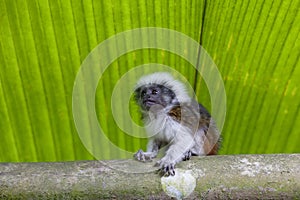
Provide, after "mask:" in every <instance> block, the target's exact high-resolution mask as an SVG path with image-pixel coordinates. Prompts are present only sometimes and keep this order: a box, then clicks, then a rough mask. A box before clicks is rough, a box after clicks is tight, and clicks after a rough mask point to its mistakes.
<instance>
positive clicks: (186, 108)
mask: <svg viewBox="0 0 300 200" xmlns="http://www.w3.org/2000/svg"><path fill="white" fill-rule="evenodd" d="M135 99H136V102H137V104H138V105H139V106H140V108H141V112H142V118H143V121H144V125H145V128H146V131H147V134H148V136H149V142H148V144H147V151H146V152H143V151H142V150H139V151H138V152H137V153H136V154H134V157H135V158H136V159H137V160H139V161H144V162H145V161H151V160H152V159H153V158H155V157H156V156H157V154H158V151H159V149H160V148H162V147H166V149H167V150H166V153H165V156H164V157H163V158H162V159H160V160H159V161H158V162H157V163H156V165H157V166H159V168H160V169H161V172H162V173H164V174H165V175H174V174H175V170H174V168H175V165H176V164H177V163H178V162H180V161H182V160H188V159H190V157H191V156H192V155H197V156H200V155H215V154H217V151H218V149H219V143H220V139H219V138H220V134H219V131H218V130H217V128H216V125H215V122H214V121H213V119H212V118H211V116H210V114H209V112H208V111H207V110H206V109H205V108H204V107H203V106H202V105H201V104H199V103H197V102H196V101H195V100H194V99H193V98H191V97H190V96H189V95H188V93H187V91H186V87H185V85H184V84H183V83H182V82H180V81H178V80H176V79H174V78H173V76H172V75H171V74H169V73H167V72H157V73H153V74H150V75H146V76H143V77H142V78H140V80H139V81H138V83H137V85H136V88H135Z"/></svg>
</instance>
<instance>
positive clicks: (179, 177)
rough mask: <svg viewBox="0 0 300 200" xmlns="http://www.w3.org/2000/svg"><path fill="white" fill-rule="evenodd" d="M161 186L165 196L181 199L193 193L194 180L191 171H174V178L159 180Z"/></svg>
mask: <svg viewBox="0 0 300 200" xmlns="http://www.w3.org/2000/svg"><path fill="white" fill-rule="evenodd" d="M161 185H162V188H163V190H164V191H165V193H166V194H167V195H169V196H171V197H175V198H176V199H183V198H186V197H187V196H189V195H190V194H191V193H192V192H193V191H194V189H195V187H196V178H195V177H194V176H193V174H192V171H191V170H182V169H176V173H175V176H168V177H162V178H161Z"/></svg>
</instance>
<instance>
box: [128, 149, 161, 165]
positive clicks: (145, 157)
mask: <svg viewBox="0 0 300 200" xmlns="http://www.w3.org/2000/svg"><path fill="white" fill-rule="evenodd" d="M133 157H134V158H135V159H137V160H138V161H142V162H149V161H152V160H153V158H155V157H156V154H155V153H153V152H144V151H143V150H142V149H140V150H138V152H136V153H135V154H134V155H133Z"/></svg>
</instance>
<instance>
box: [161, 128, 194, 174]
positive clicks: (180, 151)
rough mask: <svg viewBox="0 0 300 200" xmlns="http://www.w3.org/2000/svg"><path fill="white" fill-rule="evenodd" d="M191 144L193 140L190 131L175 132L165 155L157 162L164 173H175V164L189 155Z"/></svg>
mask: <svg viewBox="0 0 300 200" xmlns="http://www.w3.org/2000/svg"><path fill="white" fill-rule="evenodd" d="M193 145H194V141H193V137H192V136H191V134H190V133H188V132H178V133H177V135H176V137H175V138H174V140H173V141H172V143H171V145H170V147H169V149H168V150H167V152H166V155H165V156H164V157H163V158H162V159H161V160H159V161H158V162H157V165H158V166H159V167H160V169H161V171H162V172H163V173H164V175H172V176H174V175H175V165H176V164H177V163H179V162H180V161H182V160H187V159H188V158H189V157H190V156H191V152H190V148H191V147H192V146H193ZM187 157H188V158H187Z"/></svg>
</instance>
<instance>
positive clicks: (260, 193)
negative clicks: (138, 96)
mask: <svg viewBox="0 0 300 200" xmlns="http://www.w3.org/2000/svg"><path fill="white" fill-rule="evenodd" d="M153 165H154V162H148V163H141V162H137V161H134V160H111V161H77V162H61V163H0V198H1V199H3V198H9V199H10V198H22V199H23V198H26V199H28V198H29V199H32V198H34V199H37V198H39V199H47V198H49V199H50V198H51V199H53V198H58V199H74V198H75V199H79V198H80V199H81V198H82V199H171V196H173V197H175V198H178V199H180V198H187V199H216V198H217V199H300V154H275V155H234V156H209V157H195V158H193V159H192V160H190V161H185V162H181V163H180V164H178V165H177V167H176V176H175V177H168V178H166V177H163V178H162V177H160V176H159V174H158V173H156V172H155V170H156V168H155V167H153ZM143 171H144V172H145V173H139V172H143ZM132 172H136V173H132Z"/></svg>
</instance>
